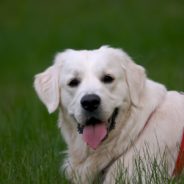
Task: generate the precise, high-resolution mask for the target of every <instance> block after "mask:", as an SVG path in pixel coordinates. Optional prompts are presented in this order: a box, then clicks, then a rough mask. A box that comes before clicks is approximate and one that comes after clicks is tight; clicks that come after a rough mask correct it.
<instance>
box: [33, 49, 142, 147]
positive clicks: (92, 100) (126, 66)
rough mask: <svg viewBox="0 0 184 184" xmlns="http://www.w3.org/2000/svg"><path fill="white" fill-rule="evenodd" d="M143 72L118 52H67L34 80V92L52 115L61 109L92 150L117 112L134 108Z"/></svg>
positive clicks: (104, 50)
mask: <svg viewBox="0 0 184 184" xmlns="http://www.w3.org/2000/svg"><path fill="white" fill-rule="evenodd" d="M144 79H145V76H144V70H143V69H142V67H139V66H138V65H135V64H134V63H133V62H132V61H131V59H130V58H129V57H128V56H127V55H126V54H125V53H124V52H123V51H121V50H119V49H112V48H108V47H102V48H100V49H98V50H93V51H74V50H67V51H65V52H63V53H60V54H58V55H57V56H56V59H55V64H54V65H53V66H51V67H50V68H48V69H47V70H46V71H45V72H43V73H41V74H39V75H37V76H36V79H35V88H36V91H37V93H38V95H39V97H40V98H41V100H42V101H43V103H44V104H45V105H46V106H47V108H48V110H49V112H53V111H54V110H55V109H56V108H57V107H58V105H59V103H60V104H61V108H62V109H63V110H65V112H67V113H68V115H69V116H71V117H72V118H73V119H74V121H75V122H76V124H78V131H79V133H82V134H83V138H84V140H85V141H86V143H87V144H88V145H89V146H91V147H92V148H94V149H96V148H97V146H98V145H99V144H100V143H101V141H102V140H103V139H104V138H105V137H107V134H108V133H109V131H110V130H111V129H112V128H113V126H114V124H115V120H116V117H117V115H118V111H121V112H123V111H124V110H126V109H125V108H127V107H128V106H129V105H130V104H131V102H132V103H134V104H136V103H137V102H138V100H139V97H140V91H141V89H142V87H143V84H144Z"/></svg>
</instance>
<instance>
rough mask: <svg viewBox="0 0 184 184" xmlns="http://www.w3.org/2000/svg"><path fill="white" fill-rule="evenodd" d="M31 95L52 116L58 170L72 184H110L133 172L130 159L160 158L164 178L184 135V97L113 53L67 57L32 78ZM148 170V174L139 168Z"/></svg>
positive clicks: (61, 56)
mask: <svg viewBox="0 0 184 184" xmlns="http://www.w3.org/2000/svg"><path fill="white" fill-rule="evenodd" d="M34 87H35V90H36V92H37V94H38V96H39V98H40V99H41V101H42V102H43V103H44V104H45V106H46V107H47V109H48V111H49V112H50V113H52V112H54V111H55V110H56V109H57V108H59V127H60V128H61V132H62V135H63V137H64V139H65V141H66V143H67V146H68V149H67V157H66V160H65V162H64V164H63V168H64V170H65V172H66V175H67V177H68V179H69V180H70V181H71V182H72V183H81V184H87V183H89V181H90V182H91V183H93V182H94V181H95V178H96V177H100V178H101V183H104V184H113V183H115V180H116V177H117V173H118V172H117V170H118V169H117V168H118V167H121V166H122V167H124V168H126V169H127V173H128V175H129V176H132V175H133V172H134V161H133V160H134V158H135V156H136V154H137V153H139V156H142V158H143V159H142V161H143V162H147V161H149V160H148V159H145V158H144V156H145V145H147V147H149V155H150V158H155V156H157V157H156V158H157V160H158V161H159V159H161V156H159V155H163V154H164V158H165V159H166V161H167V165H168V174H169V175H172V174H173V171H174V169H175V167H176V160H177V157H178V145H179V144H180V142H181V140H182V135H183V127H184V95H182V94H181V93H179V92H175V91H167V90H166V88H165V87H164V85H162V84H159V83H157V82H154V81H152V80H150V79H148V78H147V77H146V73H145V70H144V68H143V67H142V66H139V65H137V64H135V63H134V62H133V60H132V59H131V58H130V57H129V56H128V55H127V54H126V53H125V52H124V51H123V50H121V49H115V48H110V47H108V46H102V47H101V48H99V49H97V50H80V51H76V50H72V49H68V50H66V51H64V52H61V53H58V54H57V55H56V57H55V61H54V64H53V65H52V66H50V67H49V68H48V69H47V70H45V71H44V72H43V73H40V74H38V75H36V76H35V81H34ZM146 169H149V168H146Z"/></svg>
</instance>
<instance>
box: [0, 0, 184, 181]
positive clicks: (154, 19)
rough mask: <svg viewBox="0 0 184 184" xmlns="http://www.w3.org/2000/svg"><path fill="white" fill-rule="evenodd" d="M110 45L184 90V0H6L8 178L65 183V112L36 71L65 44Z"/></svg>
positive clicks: (0, 124)
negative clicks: (54, 104) (45, 96)
mask: <svg viewBox="0 0 184 184" xmlns="http://www.w3.org/2000/svg"><path fill="white" fill-rule="evenodd" d="M104 44H107V45H111V46H114V47H120V48H123V49H124V50H125V51H127V52H128V53H129V54H130V55H131V56H132V57H133V59H134V60H135V61H136V62H137V63H139V64H141V65H143V66H144V67H145V68H146V69H147V74H148V76H149V77H150V78H152V79H154V80H156V81H159V82H161V83H164V84H165V85H166V86H167V87H168V89H174V90H178V91H182V90H183V91H184V61H183V58H184V1H183V0H162V1H160V0H154V1H152V0H139V1H136V0H60V1H59V0H52V1H48V0H45V1H43V0H15V1H12V0H1V1H0V183H3V184H9V183H11V184H14V183H26V184H28V183H65V179H64V177H63V176H62V175H60V174H59V165H60V163H61V161H62V158H63V157H64V155H63V154H62V153H61V151H62V150H63V149H64V147H65V145H64V143H63V141H62V139H61V136H60V133H59V130H58V129H57V125H56V122H57V113H54V114H53V115H51V116H49V115H48V113H47V111H46V109H45V108H44V107H43V105H42V104H41V103H40V101H39V100H38V98H37V96H36V95H35V92H34V90H33V87H32V86H33V85H32V83H33V79H34V75H35V74H36V73H39V72H41V71H43V70H44V69H45V68H46V67H48V66H49V65H51V63H52V59H53V57H54V55H55V53H57V52H58V51H62V50H64V49H66V48H74V49H94V48H98V47H100V46H101V45H104ZM66 183H67V182H66Z"/></svg>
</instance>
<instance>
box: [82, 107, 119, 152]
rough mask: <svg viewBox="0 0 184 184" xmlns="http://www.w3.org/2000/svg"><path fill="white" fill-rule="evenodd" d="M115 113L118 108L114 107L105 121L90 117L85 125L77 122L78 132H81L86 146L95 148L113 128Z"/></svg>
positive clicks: (116, 113)
mask: <svg viewBox="0 0 184 184" xmlns="http://www.w3.org/2000/svg"><path fill="white" fill-rule="evenodd" d="M117 115H118V108H115V110H114V112H113V113H112V115H111V117H110V118H109V119H108V121H107V122H105V121H101V120H99V119H97V118H94V117H91V118H90V119H89V120H87V121H86V123H85V125H80V124H78V132H79V133H80V134H82V137H83V140H84V141H85V142H86V144H88V146H90V147H91V148H92V149H97V147H98V146H99V145H100V143H101V142H103V141H104V140H105V139H106V138H107V136H108V134H109V132H110V131H111V130H113V129H114V128H115V124H116V117H117Z"/></svg>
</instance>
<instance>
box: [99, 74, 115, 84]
mask: <svg viewBox="0 0 184 184" xmlns="http://www.w3.org/2000/svg"><path fill="white" fill-rule="evenodd" d="M101 80H102V82H104V83H112V82H113V81H114V78H113V77H112V76H111V75H104V76H103V77H102V79H101Z"/></svg>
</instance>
